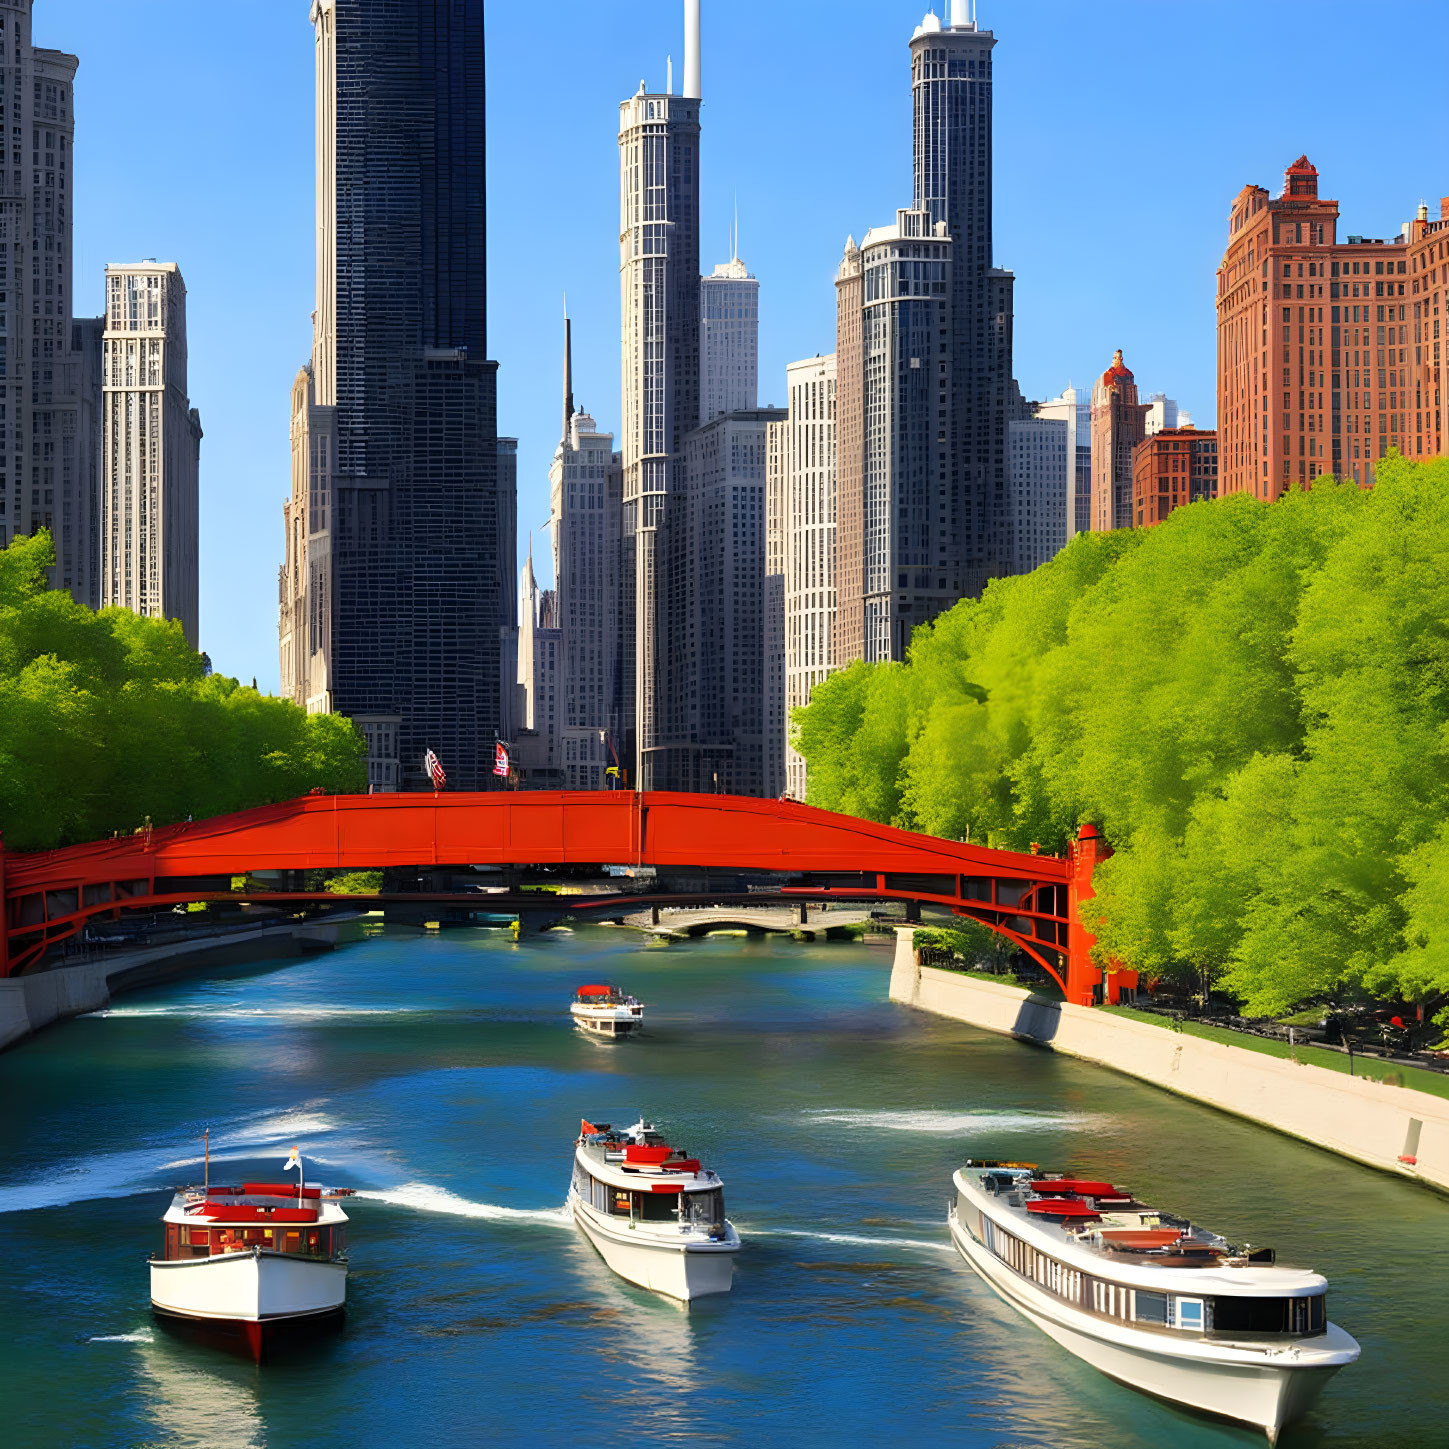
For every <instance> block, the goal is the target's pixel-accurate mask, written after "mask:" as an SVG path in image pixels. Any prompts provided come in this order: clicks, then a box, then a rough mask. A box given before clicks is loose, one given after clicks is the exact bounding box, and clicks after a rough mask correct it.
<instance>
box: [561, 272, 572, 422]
mask: <svg viewBox="0 0 1449 1449" xmlns="http://www.w3.org/2000/svg"><path fill="white" fill-rule="evenodd" d="M573 420H574V333H573V323H572V322H570V321H569V304H568V299H567V298H565V299H564V379H563V440H564V442H565V443H567V442H568V440H569V428H570V427H571V426H572V424H573Z"/></svg>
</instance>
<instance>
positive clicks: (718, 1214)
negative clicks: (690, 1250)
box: [684, 1187, 725, 1228]
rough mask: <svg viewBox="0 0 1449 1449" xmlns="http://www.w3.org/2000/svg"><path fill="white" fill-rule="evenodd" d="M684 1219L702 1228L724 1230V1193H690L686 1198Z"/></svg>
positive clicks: (713, 1191) (716, 1190)
mask: <svg viewBox="0 0 1449 1449" xmlns="http://www.w3.org/2000/svg"><path fill="white" fill-rule="evenodd" d="M684 1218H685V1220H686V1221H687V1222H690V1223H693V1224H694V1225H695V1226H696V1227H700V1228H723V1227H724V1220H725V1211H724V1192H723V1190H722V1189H720V1188H717V1187H716V1188H712V1189H711V1190H710V1191H709V1192H690V1193H686V1194H685V1196H684Z"/></svg>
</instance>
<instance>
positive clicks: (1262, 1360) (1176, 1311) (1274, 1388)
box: [949, 1161, 1359, 1443]
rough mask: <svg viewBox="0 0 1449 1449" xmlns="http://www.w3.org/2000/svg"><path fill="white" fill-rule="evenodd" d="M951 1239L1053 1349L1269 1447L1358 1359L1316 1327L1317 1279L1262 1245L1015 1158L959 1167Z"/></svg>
mask: <svg viewBox="0 0 1449 1449" xmlns="http://www.w3.org/2000/svg"><path fill="white" fill-rule="evenodd" d="M954 1181H955V1188H956V1193H955V1196H954V1198H953V1199H952V1202H951V1207H950V1213H949V1223H950V1228H951V1238H952V1241H953V1242H954V1243H955V1244H956V1247H957V1249H958V1250H959V1252H960V1253H961V1255H962V1257H964V1258H965V1259H966V1261H967V1262H968V1263H970V1265H971V1266H972V1267H973V1268H974V1269H975V1270H976V1271H977V1272H978V1273H979V1274H980V1275H981V1276H982V1277H983V1278H984V1279H985V1280H986V1281H987V1283H988V1284H989V1285H990V1286H991V1287H992V1288H993V1289H994V1290H995V1291H996V1293H997V1294H998V1295H999V1296H1000V1297H1001V1298H1003V1299H1005V1300H1006V1302H1008V1303H1009V1304H1011V1306H1012V1307H1013V1308H1015V1309H1017V1310H1018V1311H1019V1312H1020V1313H1022V1314H1023V1315H1024V1316H1025V1317H1026V1318H1028V1319H1029V1320H1030V1321H1031V1322H1032V1323H1034V1324H1036V1326H1037V1327H1038V1328H1040V1329H1041V1330H1042V1331H1043V1332H1044V1333H1047V1334H1049V1335H1050V1336H1051V1337H1052V1338H1054V1339H1055V1340H1056V1341H1057V1342H1058V1343H1059V1344H1061V1345H1062V1347H1063V1348H1065V1349H1067V1350H1068V1351H1069V1352H1071V1353H1074V1354H1076V1356H1077V1357H1078V1358H1080V1359H1084V1360H1085V1361H1086V1362H1087V1363H1089V1364H1091V1365H1092V1366H1093V1367H1094V1368H1098V1369H1101V1370H1102V1372H1103V1373H1106V1374H1109V1375H1110V1376H1111V1377H1112V1378H1115V1379H1119V1380H1121V1381H1122V1382H1123V1383H1126V1384H1130V1385H1131V1386H1132V1387H1133V1388H1137V1389H1142V1390H1144V1391H1145V1392H1147V1393H1150V1394H1155V1395H1157V1396H1158V1397H1160V1398H1163V1399H1170V1400H1172V1401H1174V1402H1176V1403H1179V1404H1184V1405H1187V1406H1188V1407H1190V1408H1193V1409H1198V1410H1201V1411H1203V1412H1205V1413H1209V1414H1215V1415H1218V1416H1221V1417H1223V1418H1227V1419H1236V1420H1239V1421H1241V1422H1245V1423H1248V1424H1252V1425H1255V1426H1256V1427H1258V1428H1260V1429H1262V1430H1263V1431H1264V1432H1265V1433H1266V1434H1267V1436H1268V1439H1269V1441H1270V1442H1273V1443H1276V1442H1277V1438H1278V1433H1279V1431H1280V1430H1281V1429H1282V1428H1283V1426H1284V1425H1285V1424H1288V1423H1291V1422H1292V1421H1293V1420H1294V1419H1296V1418H1298V1417H1299V1416H1300V1415H1301V1414H1303V1413H1304V1412H1305V1411H1306V1410H1307V1408H1308V1406H1309V1405H1310V1404H1311V1403H1312V1402H1313V1400H1314V1398H1315V1397H1316V1396H1317V1394H1318V1393H1319V1391H1320V1390H1321V1389H1322V1388H1323V1386H1324V1384H1325V1383H1327V1382H1328V1379H1329V1378H1330V1376H1331V1375H1333V1374H1334V1373H1335V1372H1337V1371H1338V1370H1339V1369H1340V1368H1342V1367H1343V1366H1344V1365H1345V1364H1349V1363H1352V1362H1353V1361H1354V1360H1355V1359H1356V1358H1357V1357H1358V1355H1359V1347H1358V1344H1357V1343H1356V1342H1355V1341H1354V1340H1353V1339H1352V1338H1351V1337H1350V1336H1349V1335H1348V1334H1347V1333H1345V1332H1344V1331H1343V1329H1341V1328H1339V1327H1338V1325H1337V1324H1334V1323H1330V1322H1329V1321H1328V1316H1327V1311H1326V1306H1325V1298H1324V1293H1325V1290H1326V1288H1327V1286H1328V1285H1327V1283H1326V1281H1325V1280H1324V1279H1323V1278H1322V1277H1321V1276H1320V1275H1319V1274H1317V1273H1312V1272H1307V1271H1305V1270H1302V1269H1298V1268H1289V1267H1283V1266H1278V1265H1276V1264H1275V1262H1274V1256H1273V1253H1272V1250H1271V1249H1259V1250H1258V1251H1256V1252H1250V1251H1248V1250H1245V1249H1239V1248H1234V1247H1232V1246H1231V1245H1229V1243H1228V1242H1227V1241H1226V1240H1225V1239H1224V1238H1221V1237H1219V1236H1218V1235H1217V1234H1215V1233H1209V1232H1207V1231H1205V1230H1204V1229H1202V1228H1197V1227H1194V1226H1193V1225H1192V1224H1191V1223H1189V1222H1187V1221H1186V1220H1185V1219H1183V1218H1178V1217H1174V1216H1173V1215H1172V1214H1170V1213H1166V1212H1160V1211H1158V1210H1156V1209H1154V1208H1150V1207H1148V1206H1146V1205H1145V1204H1143V1203H1140V1202H1137V1201H1136V1200H1135V1199H1134V1198H1133V1197H1132V1196H1131V1194H1130V1193H1128V1192H1127V1191H1125V1190H1124V1189H1119V1188H1115V1187H1113V1186H1112V1184H1111V1183H1107V1182H1086V1181H1081V1180H1078V1179H1073V1178H1065V1177H1057V1178H1053V1177H1049V1176H1047V1175H1046V1174H1044V1173H1042V1172H1039V1171H1038V1170H1037V1169H1036V1168H1035V1167H1034V1165H1032V1164H1028V1163H996V1162H975V1161H973V1162H968V1163H967V1165H966V1166H965V1167H963V1168H962V1169H961V1170H960V1171H959V1172H957V1173H956V1175H955V1179H954Z"/></svg>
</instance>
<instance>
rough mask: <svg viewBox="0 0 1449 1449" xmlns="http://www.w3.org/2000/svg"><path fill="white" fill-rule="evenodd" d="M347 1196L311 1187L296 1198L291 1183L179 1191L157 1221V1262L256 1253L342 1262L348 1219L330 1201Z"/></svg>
mask: <svg viewBox="0 0 1449 1449" xmlns="http://www.w3.org/2000/svg"><path fill="white" fill-rule="evenodd" d="M350 1195H351V1190H350V1189H347V1188H338V1189H334V1190H330V1191H329V1192H327V1193H326V1194H325V1195H324V1194H323V1192H322V1191H321V1189H319V1188H315V1187H309V1188H304V1189H302V1190H301V1193H300V1195H299V1192H298V1189H297V1186H296V1184H294V1183H284V1182H283V1183H277V1182H247V1183H243V1184H242V1185H241V1186H240V1187H210V1188H206V1189H203V1190H194V1189H193V1190H190V1191H184V1192H180V1193H178V1194H177V1195H176V1198H175V1200H174V1201H173V1202H172V1204H171V1207H170V1208H169V1209H168V1211H167V1213H166V1215H165V1217H164V1218H163V1219H162V1223H163V1230H164V1234H165V1238H164V1243H163V1248H162V1253H161V1257H162V1259H163V1260H164V1261H167V1262H173V1261H175V1260H177V1259H179V1258H208V1257H217V1256H219V1255H220V1254H223V1253H242V1252H250V1251H251V1250H253V1249H260V1250H262V1251H264V1252H269V1253H295V1254H298V1255H299V1256H302V1257H307V1258H327V1259H335V1258H341V1257H344V1256H345V1255H346V1251H347V1215H346V1214H345V1213H344V1212H342V1210H341V1209H340V1208H339V1207H338V1206H337V1205H336V1201H335V1200H336V1198H338V1197H341V1196H350Z"/></svg>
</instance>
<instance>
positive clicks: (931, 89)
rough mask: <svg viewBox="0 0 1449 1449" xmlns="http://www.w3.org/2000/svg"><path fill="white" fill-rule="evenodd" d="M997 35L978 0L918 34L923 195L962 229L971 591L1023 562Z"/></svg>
mask: <svg viewBox="0 0 1449 1449" xmlns="http://www.w3.org/2000/svg"><path fill="white" fill-rule="evenodd" d="M995 46H996V37H995V36H994V35H993V34H992V32H991V31H989V30H981V29H979V28H978V27H977V24H976V18H975V7H974V5H973V4H971V3H969V0H951V8H950V16H949V23H947V24H942V22H941V21H940V20H939V19H938V18H937V17H936V15H934V14H929V15H927V16H926V18H925V19H924V20H923V21H922V22H921V24H920V25H919V26H918V27H917V28H916V32H915V34H914V35H913V36H912V38H911V47H910V48H911V91H912V107H913V115H914V130H913V144H912V148H911V150H912V160H913V163H914V174H915V193H914V200H913V202H912V205H913V206H914V207H915V208H916V209H917V210H918V211H925V212H927V213H929V215H930V218H931V221H932V222H933V223H935V222H944V223H945V225H946V231H947V234H948V235H949V236H950V238H951V242H952V247H951V276H950V298H951V308H950V323H949V328H950V338H949V341H950V353H949V357H950V367H949V369H948V372H947V377H948V379H949V382H950V388H949V392H950V412H949V418H950V422H949V430H950V431H949V436H950V445H951V460H950V465H949V468H950V482H951V492H950V497H949V508H948V512H947V522H948V527H949V528H950V529H951V531H952V532H954V533H958V534H959V536H960V544H959V545H958V547H959V548H960V550H961V555H962V556H961V558H960V562H959V563H958V564H957V565H956V566H955V568H954V569H953V574H954V578H953V584H954V586H955V587H956V589H957V590H958V596H959V595H975V594H979V593H980V592H981V590H982V589H984V588H985V587H986V582H987V580H988V579H992V578H997V577H999V576H1001V575H1003V574H1008V573H1010V572H1011V570H1012V567H1013V555H1012V543H1011V517H1012V514H1011V505H1010V500H1009V498H1008V496H1007V487H1006V475H1007V467H1006V425H1007V422H1008V421H1009V420H1010V419H1011V418H1013V417H1029V416H1030V411H1029V410H1027V409H1025V408H1024V407H1023V405H1022V402H1021V396H1020V393H1019V392H1018V390H1017V387H1016V384H1015V382H1014V381H1013V380H1012V375H1011V369H1012V314H1013V306H1014V301H1013V289H1014V286H1015V280H1014V277H1013V275H1012V273H1011V272H1009V271H1005V270H1002V269H1000V268H998V267H996V266H995V265H994V263H993V258H992V222H991V200H992V197H991V188H992V169H991V168H992V154H991V117H992V74H991V52H992V50H993V49H994V48H995Z"/></svg>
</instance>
